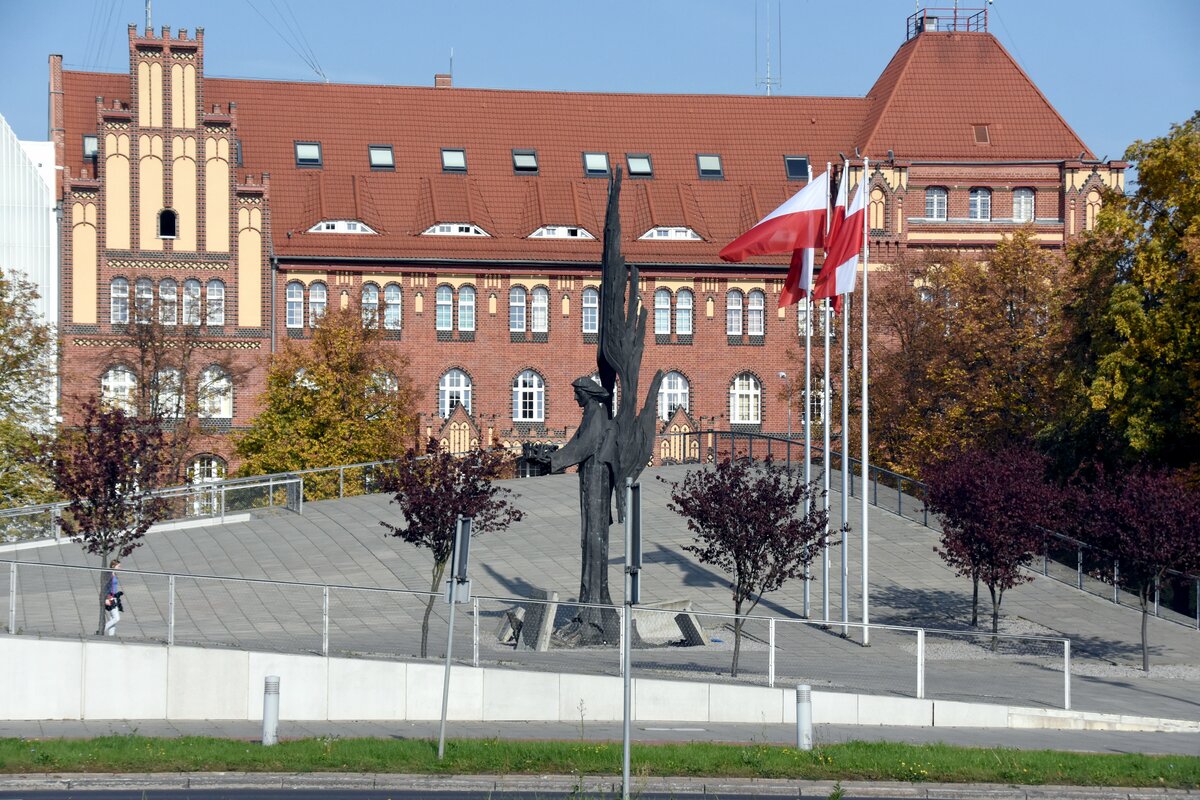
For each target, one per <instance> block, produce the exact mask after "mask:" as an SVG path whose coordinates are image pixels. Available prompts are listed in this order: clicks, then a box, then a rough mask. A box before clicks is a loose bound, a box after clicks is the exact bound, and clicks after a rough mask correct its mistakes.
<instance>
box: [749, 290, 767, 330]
mask: <svg viewBox="0 0 1200 800" xmlns="http://www.w3.org/2000/svg"><path fill="white" fill-rule="evenodd" d="M766 305H767V296H766V295H765V294H764V293H763V292H762V291H761V290H759V289H755V290H753V291H752V292H750V294H749V296H747V298H746V332H747V333H749V334H750V335H751V336H762V335H763V333H764V332H765V331H766V324H765V322H764V317H765V314H766Z"/></svg>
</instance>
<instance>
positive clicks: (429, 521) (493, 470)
mask: <svg viewBox="0 0 1200 800" xmlns="http://www.w3.org/2000/svg"><path fill="white" fill-rule="evenodd" d="M511 464H512V457H511V455H509V454H508V453H507V452H506V451H504V450H482V449H478V450H474V451H472V452H469V453H465V454H462V455H451V454H450V453H448V452H445V451H444V450H442V449H441V448H440V447H439V446H438V443H437V441H436V440H434V439H430V440H429V443H428V444H427V445H426V447H425V452H424V453H423V454H422V453H417V452H416V451H415V450H412V449H410V450H408V451H407V452H406V453H405V454H404V455H403V456H402V457H401V458H400V459H399V461H398V462H397V463H396V464H395V465H394V466H393V467H392V468H391V470H390V474H389V476H388V481H389V484H388V485H389V488H390V489H391V490H393V491H394V492H395V493H396V494H395V496H394V497H393V498H392V502H393V503H395V504H397V505H398V506H400V512H401V514H402V515H403V517H404V522H403V525H392V524H390V523H388V522H381V523H379V524H380V525H382V526H383V527H385V528H387V529H388V533H389V535H391V536H396V537H398V538H400V539H403V540H404V541H406V542H408V543H409V544H411V545H416V546H417V547H424V548H427V549H428V550H429V551H430V553H432V555H433V571H432V574H431V580H430V584H429V590H430V591H431V592H434V593H436V592H438V590H439V589H440V588H441V585H442V578H443V577H444V576H445V574H446V563H447V562H448V561H449V560H450V554H451V551H452V550H453V549H454V532H455V526H456V524H457V522H458V517H459V515H462V516H464V517H471V535H472V536H477V535H479V534H481V533H495V532H498V531H502V530H504V529H505V528H507V527H508V526H509V525H511V524H512V523H514V522H519V521H520V520H521V518H522V517H523V516H524V514H523V513H522V512H521V510H520V509H519V508H516V507H514V506H513V505H512V504H511V503H510V502H509V501H508V500H507V499H506V496H508V495H513V493H512V491H511V490H509V489H507V488H505V487H503V486H497V485H495V484H494V483H493V481H494V480H495V479H496V478H498V477H500V476H501V475H502V474H504V473H505V471H506V469H508V468H509V467H510V466H511ZM513 496H515V495H513ZM437 599H438V598H437V595H436V594H435V595H434V596H431V597H430V598H429V601H428V602H427V603H426V604H425V617H424V618H423V619H422V620H421V657H422V658H425V656H426V655H427V653H428V647H429V615H430V614H431V613H433V604H434V602H436V601H437Z"/></svg>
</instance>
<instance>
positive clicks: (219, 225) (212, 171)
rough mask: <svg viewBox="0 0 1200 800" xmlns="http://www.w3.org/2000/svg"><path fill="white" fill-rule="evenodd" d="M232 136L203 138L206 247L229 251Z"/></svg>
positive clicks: (211, 250) (221, 251) (217, 251)
mask: <svg viewBox="0 0 1200 800" xmlns="http://www.w3.org/2000/svg"><path fill="white" fill-rule="evenodd" d="M229 197H230V193H229V140H228V139H225V138H222V137H215V136H210V137H208V138H207V139H205V140H204V249H206V250H207V251H208V252H210V253H228V252H229Z"/></svg>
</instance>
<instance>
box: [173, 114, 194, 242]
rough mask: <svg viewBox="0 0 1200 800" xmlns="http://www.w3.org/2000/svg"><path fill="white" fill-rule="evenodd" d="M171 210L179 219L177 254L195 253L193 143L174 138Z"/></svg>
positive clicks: (187, 139) (184, 139) (176, 238)
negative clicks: (192, 251)
mask: <svg viewBox="0 0 1200 800" xmlns="http://www.w3.org/2000/svg"><path fill="white" fill-rule="evenodd" d="M171 153H172V155H173V156H174V158H175V160H174V162H173V163H172V164H171V207H172V208H174V209H175V211H176V213H177V214H178V215H179V217H178V223H177V224H178V227H177V228H176V230H175V249H176V250H195V249H196V139H195V137H193V136H176V137H175V139H174V140H173V142H172V145H171Z"/></svg>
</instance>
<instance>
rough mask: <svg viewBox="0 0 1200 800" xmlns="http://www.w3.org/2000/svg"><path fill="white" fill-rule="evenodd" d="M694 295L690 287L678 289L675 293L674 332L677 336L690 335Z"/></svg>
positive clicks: (694, 303) (694, 302)
mask: <svg viewBox="0 0 1200 800" xmlns="http://www.w3.org/2000/svg"><path fill="white" fill-rule="evenodd" d="M695 305H696V296H695V295H693V294H692V290H691V289H680V290H679V291H678V292H676V293H675V333H676V334H677V335H679V336H691V335H692V312H693V310H694V308H695Z"/></svg>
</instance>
